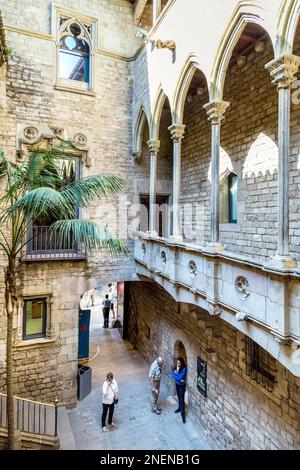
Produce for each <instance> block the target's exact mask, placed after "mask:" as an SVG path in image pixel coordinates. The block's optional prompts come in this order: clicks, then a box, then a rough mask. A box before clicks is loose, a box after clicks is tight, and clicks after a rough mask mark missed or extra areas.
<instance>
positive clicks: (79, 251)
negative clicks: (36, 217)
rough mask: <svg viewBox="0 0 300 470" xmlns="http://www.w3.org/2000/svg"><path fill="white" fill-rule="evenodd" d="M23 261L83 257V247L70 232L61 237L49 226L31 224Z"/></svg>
mask: <svg viewBox="0 0 300 470" xmlns="http://www.w3.org/2000/svg"><path fill="white" fill-rule="evenodd" d="M29 240H30V241H29V244H28V248H27V254H26V256H25V258H24V260H25V261H30V260H37V259H39V260H41V259H47V260H48V259H70V258H71V259H83V258H85V250H84V247H80V246H78V244H77V243H76V242H75V240H74V237H73V236H72V234H71V235H70V236H69V237H62V236H61V235H60V234H59V233H57V232H55V231H52V230H50V227H49V226H33V227H31V229H30V233H29Z"/></svg>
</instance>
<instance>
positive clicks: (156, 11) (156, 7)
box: [152, 0, 161, 24]
mask: <svg viewBox="0 0 300 470" xmlns="http://www.w3.org/2000/svg"><path fill="white" fill-rule="evenodd" d="M152 11H153V24H154V23H155V22H156V20H157V18H158V17H159V15H160V14H161V0H153V1H152Z"/></svg>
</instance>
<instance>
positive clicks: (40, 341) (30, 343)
mask: <svg viewBox="0 0 300 470" xmlns="http://www.w3.org/2000/svg"><path fill="white" fill-rule="evenodd" d="M57 340H58V338H57V337H55V338H53V339H52V338H51V339H50V338H35V339H28V340H22V341H20V342H18V343H14V348H16V349H29V348H30V349H34V348H41V347H47V346H52V345H53V344H54V343H55V342H57Z"/></svg>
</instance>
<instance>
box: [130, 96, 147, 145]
mask: <svg viewBox="0 0 300 470" xmlns="http://www.w3.org/2000/svg"><path fill="white" fill-rule="evenodd" d="M145 125H147V126H148V129H149V133H150V125H149V119H148V116H147V113H146V111H145V108H144V106H143V105H142V106H141V107H140V110H139V113H138V115H137V118H136V122H135V125H134V128H133V142H132V152H133V153H136V154H140V153H141V152H142V143H143V142H142V141H143V131H144V128H145Z"/></svg>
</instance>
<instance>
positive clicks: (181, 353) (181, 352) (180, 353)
mask: <svg viewBox="0 0 300 470" xmlns="http://www.w3.org/2000/svg"><path fill="white" fill-rule="evenodd" d="M179 357H182V358H183V359H184V362H185V363H186V367H187V371H188V360H187V353H186V349H185V346H184V344H183V343H182V341H180V340H179V339H178V340H177V341H176V343H175V345H174V367H175V365H176V360H177V358H179ZM175 395H176V392H175ZM184 401H185V405H186V406H189V392H188V373H187V379H186V391H185V396H184Z"/></svg>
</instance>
